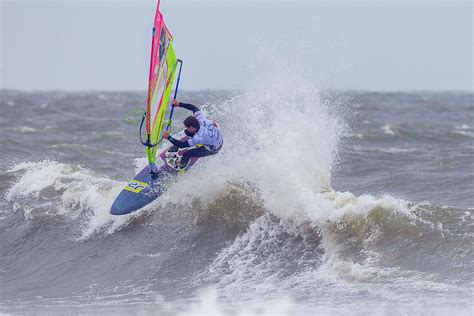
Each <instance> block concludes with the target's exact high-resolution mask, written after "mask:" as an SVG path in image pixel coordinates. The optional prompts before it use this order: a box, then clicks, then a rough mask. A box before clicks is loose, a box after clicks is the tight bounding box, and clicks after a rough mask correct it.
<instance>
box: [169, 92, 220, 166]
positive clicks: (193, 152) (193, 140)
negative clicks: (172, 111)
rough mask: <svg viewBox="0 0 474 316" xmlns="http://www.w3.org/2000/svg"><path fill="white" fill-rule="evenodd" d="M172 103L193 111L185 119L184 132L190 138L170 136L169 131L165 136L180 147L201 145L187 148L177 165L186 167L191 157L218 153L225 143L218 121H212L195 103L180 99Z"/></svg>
mask: <svg viewBox="0 0 474 316" xmlns="http://www.w3.org/2000/svg"><path fill="white" fill-rule="evenodd" d="M171 104H172V105H173V106H174V107H181V108H184V109H188V110H191V111H193V115H192V116H188V117H187V118H186V119H185V120H184V121H183V124H184V126H185V127H186V129H185V131H184V132H185V133H186V135H187V136H188V139H186V140H184V141H179V140H177V139H174V138H173V137H172V136H170V133H169V132H168V131H165V132H163V138H165V139H167V140H169V141H170V142H171V143H172V144H173V145H174V146H176V147H178V148H187V147H194V146H198V145H201V146H198V147H196V148H193V149H189V150H187V151H186V152H185V153H184V154H183V157H182V158H181V161H180V162H179V163H178V165H177V166H178V167H179V168H184V167H186V166H187V164H188V162H189V159H190V158H191V157H205V156H211V155H215V154H217V153H218V152H219V150H220V149H221V148H222V144H223V138H222V134H221V132H220V130H219V126H218V125H217V123H215V122H211V121H210V120H209V119H208V118H207V117H206V115H205V114H204V113H203V112H202V111H201V110H199V109H198V108H197V107H196V106H195V105H192V104H189V103H183V102H179V101H178V100H173V102H172V103H171Z"/></svg>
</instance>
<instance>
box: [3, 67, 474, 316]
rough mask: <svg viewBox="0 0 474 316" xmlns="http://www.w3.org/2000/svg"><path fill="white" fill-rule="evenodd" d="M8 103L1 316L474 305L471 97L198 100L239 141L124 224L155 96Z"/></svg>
mask: <svg viewBox="0 0 474 316" xmlns="http://www.w3.org/2000/svg"><path fill="white" fill-rule="evenodd" d="M289 82H290V83H291V86H292V87H293V89H292V94H291V95H288V93H287V90H288V84H289ZM2 94H3V97H2V100H1V101H0V102H1V108H2V110H3V115H2V117H0V123H1V124H0V135H1V142H0V158H1V159H0V166H1V169H0V179H1V181H0V194H1V196H2V200H1V201H0V240H1V242H0V284H1V285H0V311H1V312H6V313H37V312H38V311H40V312H41V311H43V312H48V313H49V312H53V313H54V312H57V313H65V312H71V311H72V312H77V313H85V314H88V313H92V314H111V313H114V314H129V313H138V312H139V313H143V314H156V313H158V314H165V315H166V314H170V315H174V314H177V313H181V314H183V315H190V314H201V315H202V314H213V315H227V314H235V313H246V314H255V315H257V314H264V313H267V314H269V315H273V314H275V313H278V314H283V315H286V314H288V315H301V314H308V315H309V314H314V313H318V314H322V315H325V314H349V313H350V314H361V315H365V314H367V313H371V314H400V313H402V314H407V313H414V314H422V315H432V314H443V315H444V314H448V313H449V314H452V313H455V314H468V313H469V312H472V308H473V305H472V302H473V301H474V297H473V294H472V288H473V286H474V263H473V262H474V260H473V259H474V255H473V251H472V245H473V244H474V240H473V231H474V214H473V209H472V205H473V202H474V201H473V200H474V197H473V195H472V192H474V167H473V164H472V157H473V154H474V146H473V137H474V127H473V126H472V122H474V117H473V116H474V114H473V113H474V111H473V110H474V108H473V105H472V102H471V100H472V97H473V96H472V94H468V93H454V92H445V93H425V92H416V93H375V92H373V93H372V92H371V93H362V92H357V93H356V92H344V93H342V92H331V91H322V92H320V91H317V90H315V89H314V88H313V87H312V86H310V85H308V84H307V83H305V82H304V81H303V80H301V79H299V78H296V77H295V78H288V76H285V77H278V76H276V77H275V78H274V79H273V81H271V82H269V83H267V84H266V86H265V87H264V89H263V88H262V87H259V89H258V90H257V89H255V90H254V91H247V92H232V91H230V92H212V91H200V92H192V93H183V95H182V100H186V101H189V102H192V103H195V104H197V105H198V106H200V105H202V104H204V105H203V106H202V109H204V110H205V111H206V112H207V113H209V114H210V116H212V117H213V118H216V119H217V120H218V122H219V124H220V125H221V128H222V131H223V134H224V137H225V147H224V149H223V150H222V152H221V153H220V154H219V155H217V156H214V157H212V158H209V159H206V160H203V161H202V162H201V163H199V164H198V165H197V166H196V168H194V169H193V170H191V171H190V172H188V173H187V174H186V175H184V176H182V177H179V178H176V179H174V180H173V181H172V182H170V183H169V186H168V190H167V191H166V193H165V194H164V195H163V196H162V197H160V199H158V200H156V201H155V202H153V203H152V204H150V205H149V206H147V207H145V208H144V209H143V210H141V211H139V212H137V213H136V214H132V215H129V216H123V217H114V216H112V215H109V213H108V211H109V208H110V206H111V204H112V202H113V200H114V199H115V197H116V196H117V194H118V192H119V191H120V190H121V189H122V187H123V186H124V185H125V183H126V180H127V179H129V178H130V177H132V176H133V175H134V174H135V172H136V171H137V170H139V169H140V168H141V167H143V166H144V164H145V163H146V160H145V159H144V156H145V155H144V151H143V148H142V147H141V145H140V146H139V143H138V142H137V140H136V136H137V135H136V133H137V127H136V126H127V125H125V124H123V123H122V119H123V113H125V112H126V111H129V110H131V109H133V108H134V107H136V105H137V104H143V103H144V101H145V100H144V96H145V94H144V93H133V92H128V93H124V92H120V93H115V92H114V93H112V92H107V93H105V92H85V93H62V92H44V93H25V92H16V91H2ZM19 109H21V110H22V112H24V113H29V115H20V116H19V115H18V112H19ZM186 114H187V113H184V111H178V120H179V119H182V118H184V117H185V116H186ZM178 125H179V123H176V124H175V128H176V131H178V129H177V126H178Z"/></svg>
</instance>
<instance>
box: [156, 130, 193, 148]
mask: <svg viewBox="0 0 474 316" xmlns="http://www.w3.org/2000/svg"><path fill="white" fill-rule="evenodd" d="M162 136H163V138H164V139H167V140H169V141H170V142H171V143H172V144H173V145H175V146H176V147H178V148H187V147H191V145H189V142H188V140H185V141H184V142H182V141H180V140H177V139H174V138H173V137H171V136H170V132H168V131H164V132H163V134H162Z"/></svg>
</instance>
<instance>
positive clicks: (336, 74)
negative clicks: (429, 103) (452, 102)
mask: <svg viewBox="0 0 474 316" xmlns="http://www.w3.org/2000/svg"><path fill="white" fill-rule="evenodd" d="M1 1H2V2H1V62H2V63H1V82H0V84H1V87H2V88H10V89H34V90H38V89H65V90H87V89H94V90H100V89H107V90H122V89H126V90H145V89H146V87H147V79H148V67H149V48H150V36H151V35H150V34H151V31H150V29H151V24H152V20H153V15H154V10H155V5H156V2H155V1H148V2H129V1H125V2H124V1H4V0H1ZM161 7H162V11H163V12H164V15H165V21H166V23H167V25H168V27H169V28H170V30H171V32H172V34H173V35H174V38H175V39H174V44H175V49H176V52H177V55H178V57H180V58H181V59H183V60H184V68H183V71H184V73H183V77H182V88H183V89H188V90H189V89H232V88H243V89H245V88H248V87H249V86H251V85H252V84H254V83H255V82H258V81H259V80H264V79H265V78H268V76H269V75H271V74H272V73H278V72H279V71H280V68H282V69H283V68H284V69H286V70H282V71H295V72H300V73H301V75H302V76H304V77H305V78H307V79H308V80H311V81H314V82H315V84H317V85H318V86H320V87H323V88H337V89H368V90H413V89H428V90H449V89H455V90H472V89H473V56H472V51H473V36H472V17H473V9H472V4H471V2H470V1H467V2H460V1H457V2H437V3H430V2H426V1H424V2H407V1H405V2H341V1H337V2H321V1H313V2H311V1H306V2H271V1H264V2H262V1H259V2H251V1H246V2H230V1H222V2H218V1H214V2H185V1H179V2H177V1H175V0H162V5H161ZM288 69H290V70H288Z"/></svg>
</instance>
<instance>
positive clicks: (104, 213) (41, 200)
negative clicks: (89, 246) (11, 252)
mask: <svg viewBox="0 0 474 316" xmlns="http://www.w3.org/2000/svg"><path fill="white" fill-rule="evenodd" d="M9 172H13V173H17V172H22V174H21V175H20V176H19V177H18V180H17V181H16V183H15V184H14V185H13V186H12V187H11V188H10V189H9V190H8V191H7V193H6V200H7V201H8V202H12V203H13V205H14V209H16V210H22V211H23V212H24V214H25V217H26V218H27V219H31V218H34V217H35V216H58V215H59V216H64V217H66V218H69V220H74V219H76V218H77V217H78V216H79V215H81V214H82V213H83V212H85V211H86V212H90V214H88V216H87V220H86V222H85V223H83V226H84V227H83V230H82V233H81V235H80V236H79V237H78V238H80V239H84V238H88V237H90V236H92V235H93V234H94V233H96V232H98V231H100V230H101V229H102V228H103V227H104V226H105V227H107V233H113V232H114V231H115V230H117V229H119V228H120V227H122V226H123V225H124V224H126V223H127V221H128V220H129V219H130V216H124V217H117V216H112V215H110V214H109V210H110V206H111V204H112V202H113V200H114V199H115V197H116V196H117V195H118V193H119V192H120V190H121V189H122V188H123V186H124V183H121V182H117V181H114V180H111V179H110V178H107V177H102V176H97V175H95V174H94V173H93V172H90V171H88V170H87V169H84V168H83V167H80V166H76V165H70V164H63V163H58V162H55V161H51V160H45V161H40V162H24V163H20V164H17V165H16V166H14V167H13V168H11V169H10V170H9ZM28 197H33V198H34V199H36V200H37V202H36V203H33V204H34V207H32V206H31V204H32V203H31V201H30V200H28V201H29V202H28V203H22V199H23V198H28ZM38 212H41V213H38Z"/></svg>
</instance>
